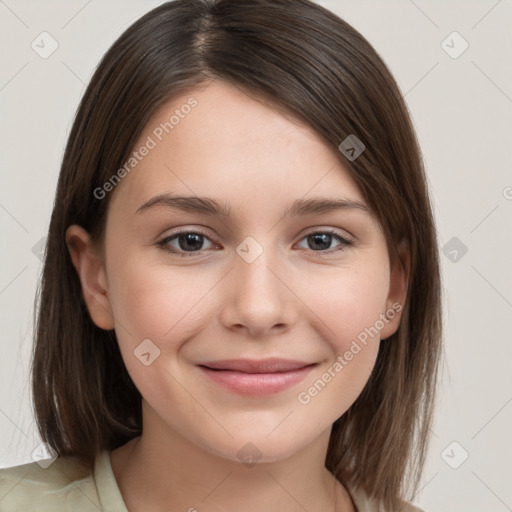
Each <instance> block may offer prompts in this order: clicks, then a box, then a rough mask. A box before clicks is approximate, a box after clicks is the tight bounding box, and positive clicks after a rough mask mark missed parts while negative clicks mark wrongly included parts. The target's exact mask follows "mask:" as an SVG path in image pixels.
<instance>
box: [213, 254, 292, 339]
mask: <svg viewBox="0 0 512 512" xmlns="http://www.w3.org/2000/svg"><path fill="white" fill-rule="evenodd" d="M270 252H271V251H270V250H267V249H265V250H264V251H263V253H262V254H261V255H260V256H259V257H258V258H257V259H256V260H254V261H252V262H251V263H248V262H247V261H245V260H244V259H243V258H241V257H239V256H238V255H236V256H235V260H234V263H233V268H232V269H231V271H230V272H229V280H228V281H226V282H225V287H226V288H225V295H224V299H225V300H224V301H223V307H222V310H221V322H222V323H223V325H224V326H225V327H226V328H228V329H231V330H235V331H238V332H239V333H244V332H245V333H246V334H247V335H248V336H250V337H253V338H263V337H266V336H270V335H275V334H278V333H281V332H285V331H286V330H288V329H289V328H290V327H291V326H292V325H293V324H294V323H295V322H296V321H297V317H298V303H299V302H300V301H298V299H297V298H296V297H295V295H294V293H293V285H292V283H291V280H290V277H289V275H290V272H287V271H285V266H284V265H279V264H278V263H277V261H276V258H273V257H271V255H270Z"/></svg>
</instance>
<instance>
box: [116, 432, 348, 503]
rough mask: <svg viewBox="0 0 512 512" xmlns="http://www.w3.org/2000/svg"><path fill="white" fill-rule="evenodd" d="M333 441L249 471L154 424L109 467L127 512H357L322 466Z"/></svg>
mask: <svg viewBox="0 0 512 512" xmlns="http://www.w3.org/2000/svg"><path fill="white" fill-rule="evenodd" d="M329 434H330V430H327V431H325V432H323V433H322V435H321V436H320V437H318V438H317V439H315V440H314V441H313V442H312V443H310V444H309V445H308V446H306V447H305V448H304V449H302V450H300V451H299V452H296V453H294V454H293V455H292V456H291V457H289V458H287V459H285V460H279V461H276V462H257V463H256V464H254V465H250V463H246V464H244V463H242V462H240V461H232V460H229V459H226V458H224V457H221V456H219V455H216V454H214V453H212V452H211V451H209V450H207V449H204V448H202V447H200V446H198V445H197V444H194V443H191V442H190V441H189V440H188V439H186V438H185V437H183V436H181V435H180V434H179V433H178V432H176V431H174V430H172V429H170V428H169V426H168V425H162V424H160V425H158V424H155V423H150V424H149V425H144V429H143V435H142V436H140V437H137V438H135V439H133V440H131V441H130V442H129V443H127V444H125V445H123V446H121V447H120V448H118V449H116V450H114V451H113V452H112V454H111V463H112V469H113V472H114V475H115V477H116V481H117V483H118V486H119V489H120V491H121V494H122V496H123V500H124V501H125V504H126V506H127V508H128V510H129V512H138V511H145V512H148V511H150V512H159V511H160V510H162V511H163V510H165V511H169V510H183V511H188V512H196V511H199V512H203V511H205V512H225V511H232V510H244V511H245V512H260V511H261V510H267V511H269V512H270V511H274V510H275V511H279V512H304V510H307V511H308V512H317V511H318V512H320V511H322V512H331V511H332V512H334V511H336V512H353V511H354V508H353V506H352V502H351V499H350V496H349V495H348V493H347V491H346V490H345V489H344V487H343V486H342V485H341V484H340V483H339V482H338V481H337V480H335V478H334V477H333V476H332V474H331V473H330V472H329V471H328V470H327V469H326V468H325V465H324V461H325V455H326V452H327V444H328V441H329Z"/></svg>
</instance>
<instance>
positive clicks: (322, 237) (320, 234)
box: [302, 230, 352, 254]
mask: <svg viewBox="0 0 512 512" xmlns="http://www.w3.org/2000/svg"><path fill="white" fill-rule="evenodd" d="M336 239H337V240H339V242H340V243H339V245H337V246H336V247H335V248H334V249H329V247H330V245H331V243H332V242H333V240H336ZM302 240H306V243H307V244H308V245H310V248H311V250H312V251H314V252H321V253H322V254H330V253H332V252H336V251H343V250H345V248H346V247H348V246H350V245H352V241H351V240H349V239H348V238H346V237H344V236H342V235H340V234H339V233H337V232H336V231H332V230H325V231H313V232H311V233H309V234H307V235H306V236H305V237H304V238H303V239H302ZM306 248H308V247H306ZM325 249H328V250H325Z"/></svg>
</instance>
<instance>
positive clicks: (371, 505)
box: [348, 488, 425, 512]
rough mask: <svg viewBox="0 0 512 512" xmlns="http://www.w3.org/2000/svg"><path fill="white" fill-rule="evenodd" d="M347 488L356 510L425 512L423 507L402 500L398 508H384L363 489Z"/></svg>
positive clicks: (360, 511)
mask: <svg viewBox="0 0 512 512" xmlns="http://www.w3.org/2000/svg"><path fill="white" fill-rule="evenodd" d="M348 490H349V493H350V495H351V496H352V499H353V500H354V504H355V505H356V507H357V512H425V511H424V510H423V509H421V508H419V507H417V506H415V505H413V504H412V503H409V502H407V501H403V500H401V501H400V505H399V507H398V509H396V510H395V509H394V510H389V509H385V508H384V507H383V505H382V504H381V503H380V502H378V501H376V500H375V499H373V498H370V497H369V496H368V494H367V493H366V492H365V491H364V490H363V489H354V488H350V489H348Z"/></svg>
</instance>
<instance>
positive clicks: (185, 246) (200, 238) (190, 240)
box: [157, 229, 215, 256]
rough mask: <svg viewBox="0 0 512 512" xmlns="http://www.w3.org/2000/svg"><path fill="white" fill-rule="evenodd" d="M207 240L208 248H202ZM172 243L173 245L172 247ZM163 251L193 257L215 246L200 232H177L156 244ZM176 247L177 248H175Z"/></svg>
mask: <svg viewBox="0 0 512 512" xmlns="http://www.w3.org/2000/svg"><path fill="white" fill-rule="evenodd" d="M205 239H206V240H209V242H210V247H204V240H205ZM172 243H174V244H175V245H172ZM157 245H158V246H160V247H161V248H162V249H163V250H165V251H167V252H170V253H173V254H179V255H180V256H194V255H195V254H197V253H201V252H202V251H203V250H206V249H208V248H211V247H213V246H215V244H214V243H213V242H212V241H211V240H210V239H209V238H208V237H207V236H206V233H205V232H203V231H202V230H200V229H199V230H195V231H179V232H177V233H174V234H173V235H170V236H167V237H165V238H164V239H163V240H161V241H160V242H158V243H157ZM176 245H177V246H176Z"/></svg>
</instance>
